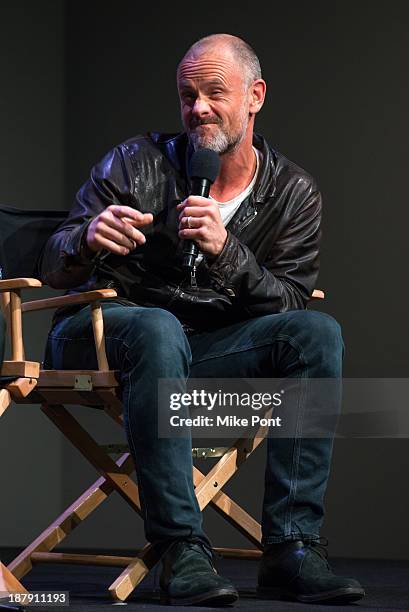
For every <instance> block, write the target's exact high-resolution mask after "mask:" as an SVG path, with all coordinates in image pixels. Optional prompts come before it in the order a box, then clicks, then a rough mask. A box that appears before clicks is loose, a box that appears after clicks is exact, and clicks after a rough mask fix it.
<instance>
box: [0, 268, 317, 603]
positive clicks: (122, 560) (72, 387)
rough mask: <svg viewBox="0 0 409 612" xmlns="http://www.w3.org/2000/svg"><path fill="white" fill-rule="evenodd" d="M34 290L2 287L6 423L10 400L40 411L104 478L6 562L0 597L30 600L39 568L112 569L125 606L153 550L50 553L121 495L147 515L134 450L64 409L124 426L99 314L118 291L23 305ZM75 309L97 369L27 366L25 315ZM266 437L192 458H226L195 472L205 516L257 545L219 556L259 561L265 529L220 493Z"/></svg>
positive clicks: (1, 392)
mask: <svg viewBox="0 0 409 612" xmlns="http://www.w3.org/2000/svg"><path fill="white" fill-rule="evenodd" d="M30 287H41V282H40V281H39V280H37V279H33V278H16V279H10V280H0V303H1V304H2V309H3V312H4V314H5V317H6V321H7V327H8V330H9V335H10V343H11V359H10V360H7V361H4V362H3V365H2V367H1V375H2V376H12V377H15V380H13V382H10V383H9V384H6V385H5V387H4V388H2V389H0V416H1V415H2V414H3V413H4V412H5V410H6V409H7V407H8V406H9V404H10V402H11V400H13V401H14V402H16V403H36V404H37V403H38V404H40V405H41V409H42V411H43V412H44V414H46V415H47V417H48V418H49V419H50V420H51V421H52V422H53V423H54V425H56V427H57V428H58V429H59V430H60V431H61V432H62V433H63V434H64V435H65V436H66V437H67V438H68V439H69V440H70V441H71V442H72V444H73V445H74V446H75V447H76V448H77V449H78V450H79V451H80V453H81V454H82V455H83V456H84V457H85V458H86V459H87V460H88V461H89V462H90V463H91V464H92V465H93V466H94V467H95V469H96V470H97V472H98V473H99V474H100V477H99V478H98V479H97V480H96V481H95V482H94V483H93V484H92V485H91V486H90V487H89V488H88V489H87V490H86V491H84V492H83V493H82V495H80V497H78V499H76V500H75V501H74V502H73V503H72V504H71V505H70V506H69V507H68V508H67V509H66V510H64V512H63V513H62V514H61V515H60V516H58V517H57V518H56V519H55V520H54V521H53V522H52V523H51V524H50V525H49V526H48V527H47V528H46V529H45V530H44V531H43V532H42V533H41V534H40V535H39V536H38V537H37V538H36V539H35V540H34V541H33V542H32V543H31V544H29V545H28V546H27V547H26V548H25V549H24V550H23V551H22V552H21V553H20V554H19V555H18V556H17V557H16V558H15V559H14V560H13V561H12V562H11V563H10V564H9V565H8V566H7V567H6V566H5V565H3V564H2V563H1V562H0V592H3V593H17V592H18V593H27V591H26V589H25V588H24V586H23V585H22V584H21V582H20V580H21V579H22V578H23V577H24V576H25V575H26V574H27V573H28V572H29V571H30V570H31V568H32V566H33V563H38V562H48V563H57V562H60V563H75V564H84V565H109V566H118V567H121V568H123V569H122V572H121V573H120V575H119V576H118V577H117V578H116V580H115V581H114V582H113V583H112V584H111V585H110V586H109V588H108V590H109V593H110V595H111V597H112V598H113V599H115V600H118V601H124V600H125V599H126V598H127V597H128V596H129V595H130V594H131V593H132V591H133V590H134V589H135V587H136V586H137V585H138V584H139V583H140V582H141V581H142V580H143V578H144V577H145V576H146V575H147V573H148V572H149V571H150V569H151V568H152V567H153V566H154V565H155V564H156V562H157V561H158V558H157V556H156V554H155V553H154V551H153V549H152V547H151V546H150V544H146V545H145V546H144V547H143V548H142V550H140V551H139V552H138V554H137V555H136V556H135V557H123V556H122V557H120V556H117V557H113V556H107V555H78V554H66V553H58V552H52V550H53V549H54V548H55V547H56V546H57V545H59V544H60V543H61V542H62V541H63V540H64V539H65V538H66V537H67V536H68V535H69V534H70V533H71V532H72V531H73V530H74V529H75V527H77V526H78V525H79V524H80V523H82V522H83V521H84V520H85V519H86V518H87V517H88V516H89V515H90V514H91V513H92V512H93V511H94V510H95V509H96V508H98V506H99V505H100V504H101V503H102V502H103V501H104V500H105V499H107V498H108V496H109V495H110V494H111V493H112V492H113V491H116V492H117V493H119V495H121V497H122V498H123V499H124V500H125V501H126V502H127V503H128V504H129V505H130V506H131V508H132V509H133V510H135V512H137V513H138V514H141V505H140V500H139V492H138V485H137V484H136V483H135V481H134V480H133V479H132V478H131V477H130V475H131V474H132V472H133V471H134V464H133V459H132V457H131V455H130V453H129V449H127V448H126V445H115V446H113V445H111V447H109V445H108V447H103V446H100V445H99V444H98V443H97V442H96V441H95V440H94V439H93V438H92V436H91V435H90V434H89V433H88V432H87V431H86V430H85V429H84V428H83V427H82V426H81V425H80V423H79V422H78V421H77V420H76V419H75V418H74V417H73V416H72V414H70V412H68V410H67V409H66V408H65V404H68V405H69V404H71V405H81V406H86V407H94V408H95V407H98V408H101V406H102V407H103V410H104V412H105V413H106V414H107V415H108V416H109V417H110V418H112V419H113V420H114V421H115V422H116V423H117V424H118V425H119V426H121V427H123V418H122V404H121V402H120V400H119V397H118V393H117V391H118V387H119V384H118V376H117V374H118V373H117V372H115V371H112V370H109V365H108V360H107V357H106V352H105V338H104V324H103V316H102V309H101V301H102V300H104V299H107V298H112V297H115V296H116V292H115V291H114V290H113V289H100V290H97V291H90V292H84V293H81V294H78V295H69V296H60V297H54V298H48V299H39V300H35V301H30V302H25V303H22V302H21V290H22V289H25V288H30ZM323 297H324V294H323V292H322V291H319V290H315V291H314V293H313V295H312V298H316V299H320V298H323ZM73 304H89V305H90V309H91V318H92V326H93V332H94V340H95V349H96V354H97V362H98V370H64V371H63V370H41V369H40V364H39V363H37V362H32V361H27V360H26V359H25V351H24V342H23V325H22V315H23V313H26V312H33V311H37V310H43V309H49V308H58V307H60V306H68V305H73ZM266 416H268V414H267V415H266ZM266 434H267V428H263V427H262V428H260V429H259V430H258V431H257V433H256V434H254V433H253V434H252V435H251V436H250V437H249V438H247V439H244V438H240V439H237V440H236V441H235V442H234V443H233V444H232V445H231V446H230V447H225V448H216V449H214V448H211V449H209V448H204V449H193V451H192V452H193V456H194V457H195V456H196V457H210V456H211V457H220V459H219V460H218V462H217V463H216V464H215V465H214V466H213V468H212V469H211V470H210V471H209V472H208V473H207V474H206V475H205V474H203V473H202V472H201V471H200V470H199V469H198V468H197V467H194V468H193V479H194V485H195V492H196V496H197V499H198V503H199V507H200V509H201V510H203V509H204V508H205V507H206V506H208V505H211V506H212V507H213V508H214V509H215V510H216V511H217V512H218V513H219V514H220V515H221V516H223V518H225V519H226V520H227V521H228V522H229V523H230V524H231V525H233V526H234V527H235V528H236V529H237V530H238V531H239V532H240V533H241V534H242V535H244V536H245V537H246V538H247V539H248V540H249V542H250V543H251V544H252V546H253V548H252V549H248V550H247V549H229V548H216V549H215V550H216V551H218V552H219V553H221V554H224V555H226V556H239V557H246V558H249V557H250V558H254V557H258V556H260V555H261V550H262V545H261V527H260V525H259V523H258V522H257V521H256V520H255V519H254V518H253V517H251V516H250V515H249V514H248V513H247V512H246V511H245V510H244V509H243V508H241V507H240V506H239V505H238V504H237V503H236V502H235V501H234V500H233V499H231V498H230V497H229V496H228V495H226V493H224V492H223V490H222V489H223V486H224V485H225V484H226V483H227V482H228V481H229V480H230V478H231V477H232V476H233V475H234V474H235V473H236V472H237V470H239V469H240V466H241V465H242V464H243V463H244V462H245V461H246V460H247V458H248V457H249V456H250V455H251V453H252V452H254V451H255V449H256V448H257V447H258V445H259V444H260V443H261V442H262V440H263V439H264V437H265V436H266ZM121 450H123V451H124V452H122V453H121V454H120V456H119V458H118V459H117V460H116V461H114V460H113V459H112V458H111V457H110V454H109V452H110V451H111V452H112V451H116V452H118V451H121Z"/></svg>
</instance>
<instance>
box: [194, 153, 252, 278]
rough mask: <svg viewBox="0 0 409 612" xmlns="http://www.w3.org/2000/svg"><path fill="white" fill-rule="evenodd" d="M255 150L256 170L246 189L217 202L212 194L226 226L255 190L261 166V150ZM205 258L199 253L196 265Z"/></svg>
mask: <svg viewBox="0 0 409 612" xmlns="http://www.w3.org/2000/svg"><path fill="white" fill-rule="evenodd" d="M253 149H254V152H255V154H256V171H255V173H254V176H253V178H252V179H251V183H250V184H249V185H248V186H247V187H246V188H245V189H244V191H242V192H241V193H239V195H236V197H234V198H232V199H231V200H228V201H227V202H217V200H214V198H212V196H210V199H211V200H214V201H215V202H216V203H217V204H218V206H219V210H220V216H221V218H222V221H223V225H224V226H225V227H226V225H227V224H228V223H229V221H230V220H231V219H232V218H233V216H234V214H235V212H236V210H237V209H238V208H239V206H240V204H242V202H244V200H245V199H246V198H247V197H248V196H249V195H250V193H251V192H252V191H253V188H254V185H255V183H256V180H257V175H258V169H259V166H260V153H259V151H258V150H257V149H256V148H255V147H253ZM202 259H203V253H199V255H198V257H197V258H196V262H195V263H196V266H198V265H199V263H200V262H201V261H202Z"/></svg>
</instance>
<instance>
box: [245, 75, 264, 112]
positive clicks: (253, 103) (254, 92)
mask: <svg viewBox="0 0 409 612" xmlns="http://www.w3.org/2000/svg"><path fill="white" fill-rule="evenodd" d="M266 89H267V85H266V82H265V81H264V80H263V79H257V81H254V83H253V84H252V85H251V87H250V92H249V96H250V106H249V113H251V114H254V115H255V114H256V113H258V112H259V110H260V109H261V107H262V106H263V104H264V99H265V97H266Z"/></svg>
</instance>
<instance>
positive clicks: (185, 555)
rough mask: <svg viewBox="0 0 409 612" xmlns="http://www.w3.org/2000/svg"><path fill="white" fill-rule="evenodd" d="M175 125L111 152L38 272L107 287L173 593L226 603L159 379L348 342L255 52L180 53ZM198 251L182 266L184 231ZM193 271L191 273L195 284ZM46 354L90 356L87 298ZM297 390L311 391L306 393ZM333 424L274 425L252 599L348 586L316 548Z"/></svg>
mask: <svg viewBox="0 0 409 612" xmlns="http://www.w3.org/2000/svg"><path fill="white" fill-rule="evenodd" d="M177 84H178V90H179V96H180V103H181V113H182V120H183V125H184V128H185V132H184V133H182V134H178V135H160V134H153V133H151V134H148V135H146V136H139V137H137V138H133V139H130V140H129V141H127V142H126V143H123V144H121V145H119V146H118V147H116V148H115V149H114V150H113V151H111V152H110V153H109V154H108V155H107V156H106V157H105V158H104V159H103V160H102V161H101V162H100V163H99V164H97V165H96V166H95V167H94V168H93V170H92V173H91V178H90V180H89V181H88V182H87V183H86V184H85V185H84V186H83V187H82V188H81V189H80V191H79V193H78V194H77V198H76V201H75V203H74V206H73V208H72V210H71V212H70V215H69V217H68V219H67V221H66V222H65V223H64V225H63V226H62V227H61V228H60V229H59V230H58V232H56V233H55V234H54V235H53V236H52V237H51V239H50V240H49V241H48V243H47V245H46V248H45V250H44V253H43V257H42V260H41V264H40V266H41V271H42V277H43V279H44V280H45V282H47V283H48V284H49V285H51V286H54V287H56V288H75V290H76V291H78V290H85V289H90V288H91V287H107V286H110V287H115V288H116V289H117V291H118V294H119V295H120V296H121V298H120V299H117V300H115V301H112V302H111V303H108V304H104V306H103V308H104V321H105V330H106V345H107V354H108V361H109V364H110V367H111V368H113V369H118V370H120V372H121V388H122V396H123V404H124V420H125V424H126V433H127V437H128V441H129V445H130V448H131V450H132V453H133V457H134V460H135V464H136V469H137V476H138V482H139V485H140V491H141V503H142V508H143V514H144V520H145V532H146V537H147V539H148V540H149V541H150V542H152V543H153V544H154V545H155V546H157V547H158V550H160V551H164V554H163V572H162V575H161V588H162V591H163V595H164V597H165V599H166V600H167V601H168V602H169V603H171V604H193V603H209V602H212V603H215V602H217V603H219V604H227V603H231V602H233V601H234V600H235V599H236V598H237V592H236V590H235V588H234V587H233V585H232V584H231V583H230V582H229V581H228V580H227V579H224V578H222V577H221V576H219V575H218V574H217V573H216V572H215V570H214V567H213V562H212V553H211V547H210V543H209V541H208V539H207V537H206V535H205V534H204V532H203V530H202V521H201V515H200V512H199V509H198V506H197V502H196V498H195V495H194V489H193V484H192V463H191V443H190V440H188V439H180V438H176V439H159V438H158V432H157V428H158V415H157V410H156V403H157V380H158V378H172V379H178V380H180V381H181V384H183V381H185V380H186V379H187V378H188V377H189V376H191V377H203V378H205V377H217V376H219V377H221V376H222V377H271V376H274V375H277V373H278V375H279V376H282V377H293V378H297V377H299V378H302V377H306V376H308V377H311V378H332V377H333V378H339V377H340V376H341V360H342V350H343V344H342V339H341V335H340V329H339V325H338V324H337V323H336V321H334V320H333V319H332V318H331V317H329V316H327V315H324V314H320V313H318V312H313V311H306V310H305V306H306V303H307V301H308V299H309V298H310V296H311V292H312V290H313V288H314V284H315V281H316V278H317V274H318V247H319V238H320V215H321V198H320V194H319V192H318V190H317V187H316V185H315V183H314V181H313V179H312V178H311V177H310V176H309V175H308V174H307V173H306V172H304V171H303V170H302V169H300V168H299V167H297V166H296V165H295V164H293V163H292V162H290V161H289V160H287V159H286V158H285V157H284V156H282V155H281V154H280V153H278V152H276V151H273V150H272V149H271V148H270V147H269V146H268V144H267V143H266V141H265V140H264V139H263V138H262V137H261V136H258V135H256V134H254V133H253V127H254V120H255V116H256V114H257V113H258V112H259V110H260V109H261V107H262V106H263V103H264V98H265V93H266V84H265V82H264V80H263V79H262V78H261V71H260V64H259V62H258V59H257V56H256V55H255V53H254V51H253V50H252V49H251V47H249V45H247V44H246V43H245V42H244V41H242V40H240V39H238V38H236V37H234V36H230V35H226V34H219V35H212V36H209V37H206V38H204V39H202V40H200V41H198V42H197V43H195V44H194V45H193V46H192V47H191V48H190V49H189V50H188V51H187V53H186V55H185V56H184V58H183V59H182V61H181V62H180V64H179V67H178V71H177ZM203 147H207V148H210V149H213V150H214V151H216V152H217V153H218V154H219V155H220V160H221V169H220V173H219V175H218V177H217V179H216V181H215V182H214V184H213V186H212V188H211V191H210V198H202V197H198V196H189V197H188V194H189V187H190V186H189V180H188V177H187V167H188V165H189V160H190V158H191V155H192V153H193V151H194V150H197V149H200V148H203ZM186 239H189V240H194V241H195V242H196V243H197V245H198V247H199V249H200V252H201V254H202V256H201V258H199V261H200V264H199V265H198V269H197V278H193V277H190V276H189V275H188V274H186V271H185V270H183V268H182V258H183V241H184V240H186ZM196 285H197V286H196ZM54 323H55V324H54V327H53V329H52V331H51V333H50V340H49V344H48V350H47V362H52V365H53V366H54V367H57V368H74V367H91V365H92V364H94V365H95V364H96V359H95V355H94V353H93V350H92V342H90V339H91V338H92V328H91V323H90V318H89V313H88V312H87V309H86V308H81V309H80V310H78V309H77V310H76V311H74V310H72V309H71V310H69V311H67V310H66V311H63V312H61V311H60V312H59V313H57V316H56V318H55V321H54ZM306 401H307V400H306ZM331 451H332V439H330V438H320V439H315V438H310V439H308V438H305V439H304V438H301V437H298V438H297V439H285V438H281V439H268V458H267V467H266V480H265V486H266V488H265V498H264V504H263V517H262V532H263V545H264V554H263V559H262V561H261V565H260V572H259V594H260V596H262V597H277V596H287V597H291V598H295V599H298V600H300V601H307V602H314V601H326V600H332V601H352V600H356V599H359V598H360V597H362V596H363V594H364V591H363V589H362V587H361V586H360V585H359V583H357V582H356V581H355V580H353V579H350V578H341V577H336V576H335V575H334V574H333V573H332V572H331V570H330V568H329V566H328V564H327V562H326V560H325V559H324V558H323V556H322V552H321V550H320V548H319V543H320V536H319V528H320V524H321V521H322V517H323V497H324V492H325V487H326V482H327V478H328V473H329V466H330V459H331Z"/></svg>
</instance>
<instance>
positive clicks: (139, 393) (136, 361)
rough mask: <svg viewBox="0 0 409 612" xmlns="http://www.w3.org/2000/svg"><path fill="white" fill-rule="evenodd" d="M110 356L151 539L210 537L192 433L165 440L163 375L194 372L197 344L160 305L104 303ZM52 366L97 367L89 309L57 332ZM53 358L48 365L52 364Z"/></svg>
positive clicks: (52, 341) (50, 349)
mask: <svg viewBox="0 0 409 612" xmlns="http://www.w3.org/2000/svg"><path fill="white" fill-rule="evenodd" d="M103 313H104V329H105V337H106V350H107V357H108V363H109V366H110V368H111V369H113V370H119V371H120V387H121V393H122V400H123V406H124V421H125V428H126V434H127V438H128V443H129V446H130V449H131V452H132V456H133V458H134V461H135V465H136V471H137V476H138V483H139V485H140V494H141V504H142V510H143V516H144V520H145V533H146V538H147V539H148V540H149V541H150V542H152V543H159V542H162V541H163V542H166V540H168V539H171V538H175V537H179V536H196V537H200V538H203V540H204V541H205V542H208V541H207V538H206V536H205V534H204V533H203V531H202V518H201V513H200V510H199V508H198V505H197V501H196V497H195V495H194V488H193V482H192V445H191V441H190V440H189V439H187V438H183V439H166V438H163V439H158V435H157V429H158V428H157V423H158V410H157V380H158V378H161V377H164V378H175V379H180V381H181V382H180V384H181V390H182V391H183V388H184V381H185V380H186V378H187V377H188V373H189V362H190V349H189V345H188V343H187V341H186V336H185V334H184V332H183V329H182V327H181V325H180V323H179V321H178V320H177V319H176V318H175V317H174V316H173V315H172V314H171V313H170V312H168V311H165V310H162V309H159V308H140V307H127V306H122V305H120V304H116V303H108V304H104V305H103ZM46 361H47V362H48V366H52V367H54V368H57V369H97V361H96V354H95V347H94V343H93V332H92V325H91V317H90V312H89V308H83V309H82V310H81V311H80V312H78V313H76V314H74V315H72V316H70V317H66V318H65V319H64V320H63V321H62V322H61V323H59V324H57V326H56V327H54V329H53V330H52V331H51V333H50V337H49V342H48V347H47V358H46ZM46 365H47V364H46Z"/></svg>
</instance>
